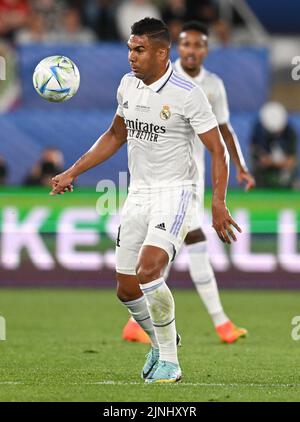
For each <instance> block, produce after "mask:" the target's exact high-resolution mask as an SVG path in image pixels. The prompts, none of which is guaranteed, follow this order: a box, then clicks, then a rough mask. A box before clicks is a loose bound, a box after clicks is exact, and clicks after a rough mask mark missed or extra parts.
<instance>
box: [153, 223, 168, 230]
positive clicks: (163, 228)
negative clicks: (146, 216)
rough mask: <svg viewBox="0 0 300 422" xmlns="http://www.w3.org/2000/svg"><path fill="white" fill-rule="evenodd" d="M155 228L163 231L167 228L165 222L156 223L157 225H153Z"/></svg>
mask: <svg viewBox="0 0 300 422" xmlns="http://www.w3.org/2000/svg"><path fill="white" fill-rule="evenodd" d="M155 228H156V229H161V230H165V231H166V230H167V229H166V226H165V223H161V224H158V225H157V226H155Z"/></svg>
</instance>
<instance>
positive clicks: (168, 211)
mask: <svg viewBox="0 0 300 422" xmlns="http://www.w3.org/2000/svg"><path fill="white" fill-rule="evenodd" d="M194 207H195V188H193V187H192V186H184V187H182V188H178V187H176V188H172V189H171V188H170V189H167V190H166V189H164V190H163V189H162V190H160V191H159V192H154V191H151V192H149V193H144V192H143V193H142V192H138V191H135V192H130V193H129V195H128V197H127V199H126V201H125V204H124V207H123V210H122V214H121V225H120V227H119V231H118V238H117V242H116V270H117V272H118V273H121V274H129V275H135V274H136V265H137V261H138V255H139V252H140V249H141V247H142V246H143V245H151V246H156V247H158V248H161V249H163V250H165V251H166V252H167V254H168V256H169V262H171V261H172V260H173V259H174V257H175V255H176V253H177V252H178V251H179V249H180V247H181V246H182V244H183V241H184V239H185V237H186V235H187V233H188V232H189V230H190V226H191V220H192V215H193V209H194Z"/></svg>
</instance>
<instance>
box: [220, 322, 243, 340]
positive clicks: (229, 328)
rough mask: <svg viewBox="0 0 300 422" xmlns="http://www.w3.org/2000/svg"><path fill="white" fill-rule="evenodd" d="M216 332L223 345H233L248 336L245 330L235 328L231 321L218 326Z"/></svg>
mask: <svg viewBox="0 0 300 422" xmlns="http://www.w3.org/2000/svg"><path fill="white" fill-rule="evenodd" d="M216 332H217V334H218V336H219V337H220V339H221V341H222V342H223V343H234V342H235V341H237V340H238V339H239V338H242V337H246V335H247V334H248V331H247V330H246V329H245V328H239V327H236V326H235V325H234V324H233V323H232V322H231V321H228V322H225V323H224V324H221V325H218V326H217V327H216Z"/></svg>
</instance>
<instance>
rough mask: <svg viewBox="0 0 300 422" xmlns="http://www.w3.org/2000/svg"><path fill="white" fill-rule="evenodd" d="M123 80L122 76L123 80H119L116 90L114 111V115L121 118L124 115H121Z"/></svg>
mask: <svg viewBox="0 0 300 422" xmlns="http://www.w3.org/2000/svg"><path fill="white" fill-rule="evenodd" d="M124 79H125V76H123V78H122V79H121V82H120V85H119V87H118V90H117V101H118V107H117V111H116V114H117V115H118V116H120V117H123V118H124V113H123V96H124Z"/></svg>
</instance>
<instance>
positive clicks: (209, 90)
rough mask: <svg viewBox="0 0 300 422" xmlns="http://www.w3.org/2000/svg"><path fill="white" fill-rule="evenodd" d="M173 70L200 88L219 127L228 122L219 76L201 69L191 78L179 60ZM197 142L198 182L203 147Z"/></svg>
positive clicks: (202, 175) (201, 165)
mask: <svg viewBox="0 0 300 422" xmlns="http://www.w3.org/2000/svg"><path fill="white" fill-rule="evenodd" d="M173 68H174V70H175V71H176V72H178V73H179V74H181V75H183V76H184V77H186V78H187V79H189V80H190V81H193V83H194V84H196V85H197V86H199V87H201V88H202V90H203V91H204V93H205V95H206V96H207V99H208V101H209V102H210V104H211V106H212V111H213V113H214V115H215V116H216V119H217V122H218V124H219V125H222V124H225V123H228V122H229V108H228V101H227V95H226V91H225V87H224V84H223V81H222V79H221V78H219V76H217V75H216V74H215V73H212V72H209V71H208V70H207V69H205V68H204V67H202V69H201V72H200V73H199V75H198V76H196V77H191V76H189V75H188V74H187V73H186V72H185V71H184V70H183V68H182V66H181V63H180V59H177V60H176V61H175V63H173ZM197 141H198V140H197V139H195V142H194V157H195V162H196V165H197V169H198V180H199V181H200V180H202V179H203V178H204V146H203V144H202V143H199V142H197ZM199 157H200V159H199Z"/></svg>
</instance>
